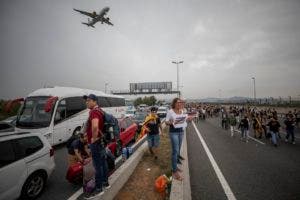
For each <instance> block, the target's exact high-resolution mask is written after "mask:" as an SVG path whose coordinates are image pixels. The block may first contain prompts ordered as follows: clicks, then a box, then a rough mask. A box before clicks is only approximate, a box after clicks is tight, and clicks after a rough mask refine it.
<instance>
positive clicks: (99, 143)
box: [84, 94, 109, 199]
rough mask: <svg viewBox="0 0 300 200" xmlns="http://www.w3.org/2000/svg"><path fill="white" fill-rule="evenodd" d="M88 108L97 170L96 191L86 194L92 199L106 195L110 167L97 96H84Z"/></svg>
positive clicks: (90, 140)
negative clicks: (105, 189)
mask: <svg viewBox="0 0 300 200" xmlns="http://www.w3.org/2000/svg"><path fill="white" fill-rule="evenodd" d="M84 98H85V99H86V104H87V107H88V108H89V109H90V112H89V118H88V121H87V131H86V134H87V138H88V143H89V146H90V150H91V154H92V160H93V165H94V168H95V190H94V191H93V192H92V193H91V194H86V196H85V199H91V198H94V197H96V196H100V195H102V194H103V193H104V191H103V189H104V188H108V187H109V183H108V166H107V161H106V151H105V145H104V141H103V132H102V130H103V127H104V115H103V111H102V110H101V109H100V108H99V106H98V104H97V96H96V95H94V94H90V95H88V96H84Z"/></svg>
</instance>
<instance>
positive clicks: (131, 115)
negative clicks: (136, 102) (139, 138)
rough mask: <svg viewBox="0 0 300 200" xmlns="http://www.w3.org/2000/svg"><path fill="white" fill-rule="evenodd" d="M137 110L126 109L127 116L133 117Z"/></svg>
mask: <svg viewBox="0 0 300 200" xmlns="http://www.w3.org/2000/svg"><path fill="white" fill-rule="evenodd" d="M135 112H136V110H135V109H131V110H126V113H125V117H133V116H134V115H135Z"/></svg>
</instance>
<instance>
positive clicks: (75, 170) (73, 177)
mask: <svg viewBox="0 0 300 200" xmlns="http://www.w3.org/2000/svg"><path fill="white" fill-rule="evenodd" d="M82 178H83V165H82V163H80V162H78V163H76V164H74V165H72V166H70V167H69V169H68V171H67V175H66V179H67V180H68V181H69V182H70V183H82Z"/></svg>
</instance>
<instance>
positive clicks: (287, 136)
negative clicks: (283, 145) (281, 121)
mask: <svg viewBox="0 0 300 200" xmlns="http://www.w3.org/2000/svg"><path fill="white" fill-rule="evenodd" d="M290 135H291V136H292V142H294V141H295V134H294V129H286V139H287V140H288V139H289V137H290Z"/></svg>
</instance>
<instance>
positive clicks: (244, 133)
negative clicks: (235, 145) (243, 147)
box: [241, 128, 249, 140]
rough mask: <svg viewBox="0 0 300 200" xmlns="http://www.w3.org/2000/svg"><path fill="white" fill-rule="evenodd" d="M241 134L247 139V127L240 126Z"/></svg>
mask: <svg viewBox="0 0 300 200" xmlns="http://www.w3.org/2000/svg"><path fill="white" fill-rule="evenodd" d="M241 135H242V138H245V139H246V140H248V136H249V130H248V129H247V128H242V129H241Z"/></svg>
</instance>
